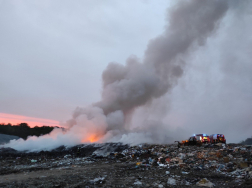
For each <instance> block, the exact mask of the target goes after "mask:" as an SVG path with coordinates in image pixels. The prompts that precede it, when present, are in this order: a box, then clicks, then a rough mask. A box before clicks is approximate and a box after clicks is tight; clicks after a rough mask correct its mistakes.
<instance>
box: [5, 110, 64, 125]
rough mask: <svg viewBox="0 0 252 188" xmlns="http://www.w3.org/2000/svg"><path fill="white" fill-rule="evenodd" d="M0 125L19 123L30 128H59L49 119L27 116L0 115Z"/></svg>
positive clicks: (56, 123)
mask: <svg viewBox="0 0 252 188" xmlns="http://www.w3.org/2000/svg"><path fill="white" fill-rule="evenodd" d="M0 123H5V124H8V123H11V124H12V125H17V124H20V123H27V124H28V125H29V126H30V127H35V126H39V127H41V126H44V125H46V126H54V127H55V126H60V125H59V122H58V121H55V120H51V119H43V118H35V117H29V116H21V115H15V114H6V113H0Z"/></svg>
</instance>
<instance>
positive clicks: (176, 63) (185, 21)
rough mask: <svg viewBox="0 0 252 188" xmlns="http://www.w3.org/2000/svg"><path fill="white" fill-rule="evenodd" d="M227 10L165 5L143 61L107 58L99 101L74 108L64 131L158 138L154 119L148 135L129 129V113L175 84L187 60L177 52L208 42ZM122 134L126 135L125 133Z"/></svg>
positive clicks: (222, 4) (210, 3)
mask: <svg viewBox="0 0 252 188" xmlns="http://www.w3.org/2000/svg"><path fill="white" fill-rule="evenodd" d="M227 10H228V4H227V1H219V0H218V1H217V0H205V1H202V0H190V1H179V2H178V3H177V4H176V5H175V6H174V7H172V9H169V10H168V16H167V26H166V27H165V30H164V32H163V34H161V35H160V36H158V37H157V38H155V39H152V40H151V41H150V42H149V44H148V46H147V49H146V51H145V56H144V58H143V60H142V61H141V60H140V59H138V58H137V57H134V56H132V57H130V58H128V59H127V61H126V65H122V64H119V63H110V64H109V65H108V66H107V68H106V70H105V71H104V72H103V75H102V79H103V90H102V99H101V101H99V102H97V103H94V104H93V105H92V106H89V107H87V108H77V109H76V110H75V112H74V114H73V118H72V119H71V120H69V121H68V122H67V124H68V125H69V127H70V130H69V131H68V132H69V133H66V134H65V135H68V134H70V133H71V132H73V131H78V134H77V135H78V137H81V136H80V134H82V138H80V142H81V141H82V142H83V141H88V140H89V139H88V137H89V136H90V135H95V138H93V139H92V140H97V139H99V140H100V141H111V140H115V138H116V139H117V141H118V140H121V141H125V142H135V143H137V142H145V141H146V142H162V140H155V138H157V137H160V136H158V135H160V134H161V132H160V131H157V129H155V128H153V127H154V126H156V124H155V123H154V125H152V123H150V124H148V125H146V126H147V128H148V129H149V130H153V131H148V133H147V134H145V132H144V131H143V132H141V131H140V132H139V131H136V130H135V129H134V130H131V129H130V126H129V125H130V120H131V115H132V113H134V110H135V109H136V108H137V107H140V106H143V105H145V104H146V103H150V102H151V101H153V100H155V99H157V98H159V97H161V96H163V95H164V94H166V93H167V92H169V91H170V90H171V89H172V88H173V87H174V86H175V85H176V84H177V82H178V80H179V78H180V77H181V76H182V75H183V69H184V66H185V64H186V62H184V61H182V57H183V56H185V55H187V54H188V53H190V52H192V51H193V50H194V49H196V48H197V47H198V46H202V45H204V44H205V43H206V42H207V38H208V37H209V36H210V35H211V34H212V33H214V32H215V31H216V29H218V25H219V22H220V20H221V18H222V17H223V16H224V15H225V13H226V12H227ZM139 37H141V36H139ZM152 133H153V135H152ZM127 134H128V135H131V136H129V137H127V136H125V135H127ZM71 135H72V134H71ZM63 137H64V135H61V138H63ZM96 137H97V139H96ZM136 137H138V139H136ZM66 138H69V137H68V136H66ZM83 138H84V139H83ZM127 138H128V139H132V138H135V139H134V140H127ZM144 138H145V139H144ZM137 140H138V141H137ZM33 142H34V140H33ZM69 143H71V141H70V140H69ZM22 144H25V143H22ZM73 144H76V138H75V141H74V143H73Z"/></svg>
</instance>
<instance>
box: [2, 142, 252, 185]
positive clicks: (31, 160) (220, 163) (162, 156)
mask: <svg viewBox="0 0 252 188" xmlns="http://www.w3.org/2000/svg"><path fill="white" fill-rule="evenodd" d="M251 183H252V149H251V146H244V145H238V144H229V145H225V144H218V145H211V144H210V145H202V146H200V147H197V146H183V147H180V148H178V146H177V145H173V144H170V145H150V144H141V145H137V146H129V145H125V144H122V143H103V144H82V145H77V146H74V147H66V146H60V147H58V148H56V149H53V150H51V151H40V152H29V151H23V152H19V151H16V150H14V149H12V148H1V149H0V187H198V186H202V187H251V185H252V184H251Z"/></svg>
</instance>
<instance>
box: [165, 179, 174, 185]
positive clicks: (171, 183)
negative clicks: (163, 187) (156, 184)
mask: <svg viewBox="0 0 252 188" xmlns="http://www.w3.org/2000/svg"><path fill="white" fill-rule="evenodd" d="M167 184H169V185H176V180H175V179H173V178H168V181H167Z"/></svg>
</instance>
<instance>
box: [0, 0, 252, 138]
mask: <svg viewBox="0 0 252 188" xmlns="http://www.w3.org/2000/svg"><path fill="white" fill-rule="evenodd" d="M230 2H231V3H230V5H229V9H228V10H227V12H226V13H225V15H224V16H223V18H221V19H220V22H219V23H218V28H217V29H215V30H214V32H213V33H212V34H211V35H209V36H208V37H207V38H206V40H205V41H204V42H203V43H204V44H203V45H199V46H195V48H193V49H192V50H191V51H190V53H187V54H186V55H184V56H183V57H180V58H181V61H182V62H183V64H184V65H183V75H182V76H181V77H179V78H178V80H176V84H174V86H173V88H172V89H170V90H169V91H168V92H167V93H166V94H164V95H162V96H161V97H159V98H156V99H154V100H153V101H152V103H151V104H150V105H149V106H148V105H145V106H144V107H141V106H140V107H138V109H136V110H135V112H134V114H133V117H132V122H131V124H132V127H136V128H137V127H139V126H138V125H141V126H142V125H143V124H144V123H145V122H146V120H148V122H150V121H152V122H154V123H153V124H162V127H165V128H166V129H165V130H167V135H168V137H172V138H173V139H175V140H176V139H184V138H188V137H189V136H190V135H192V134H194V133H207V134H213V133H223V134H225V135H226V138H227V140H228V141H229V142H239V141H241V140H244V139H246V138H248V137H251V136H252V135H251V132H252V74H251V73H252V62H251V60H252V35H251V34H250V33H251V32H252V25H251V21H252V11H251V10H252V9H251V8H252V5H251V3H250V2H249V1H243V3H239V2H236V1H230ZM174 4H176V3H175V1H163V0H158V3H157V1H151V0H138V1H135V0H128V1H116V0H104V1H98V0H92V1H88V0H85V1H80V0H74V1H66V0H63V1H62V0H61V1H60V0H55V1H49V0H44V1H32V0H9V1H4V0H0V25H1V29H0V41H1V42H0V70H1V74H0V120H2V119H1V118H3V115H2V116H1V114H5V116H6V114H9V116H10V115H18V116H16V117H19V116H22V117H31V118H39V119H45V123H47V124H48V123H49V121H48V120H50V121H51V122H53V124H55V121H56V122H59V125H63V124H64V122H66V121H67V120H69V119H71V118H72V114H73V113H74V111H75V109H76V107H81V108H82V107H85V106H88V105H90V104H93V103H96V102H97V101H100V100H101V97H102V92H103V83H102V75H103V71H104V70H106V67H107V66H108V64H109V63H111V62H117V63H119V64H122V65H125V63H126V61H127V59H128V57H130V56H132V55H135V56H136V57H138V58H139V59H140V61H144V58H145V52H146V50H147V49H148V45H149V44H150V40H151V39H154V38H156V37H157V36H159V35H161V34H162V33H163V32H165V29H166V28H167V20H169V19H168V18H167V12H169V11H170V8H171V7H172V5H174ZM177 16H178V19H179V16H180V15H177ZM168 22H169V21H168ZM185 30H186V28H185ZM185 32H186V31H185ZM2 121H3V120H2ZM22 121H23V119H22ZM27 121H28V120H27ZM31 122H32V121H31ZM6 123H7V122H6ZM148 126H150V125H148ZM148 131H153V129H148ZM157 134H158V133H157Z"/></svg>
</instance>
